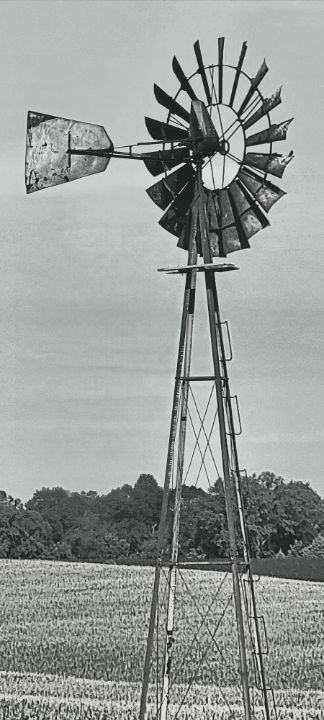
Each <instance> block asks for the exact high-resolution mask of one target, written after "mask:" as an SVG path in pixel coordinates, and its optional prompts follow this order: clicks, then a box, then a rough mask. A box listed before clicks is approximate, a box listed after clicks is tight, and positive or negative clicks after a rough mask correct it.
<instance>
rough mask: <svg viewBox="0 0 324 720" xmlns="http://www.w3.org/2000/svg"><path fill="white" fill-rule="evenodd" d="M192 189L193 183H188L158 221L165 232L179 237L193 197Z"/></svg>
mask: <svg viewBox="0 0 324 720" xmlns="http://www.w3.org/2000/svg"><path fill="white" fill-rule="evenodd" d="M194 187H195V183H194V181H192V182H189V183H188V185H186V187H185V188H184V189H183V190H182V192H181V193H180V194H179V195H178V196H177V198H175V200H173V202H172V204H171V205H170V207H169V208H168V210H167V211H166V212H165V213H164V215H162V217H161V219H160V220H159V224H160V225H161V226H162V227H163V228H165V230H167V231H168V232H170V233H172V235H176V236H177V237H180V235H181V231H182V230H183V228H184V226H185V223H186V216H187V214H188V211H189V209H190V206H191V203H192V200H193V197H194Z"/></svg>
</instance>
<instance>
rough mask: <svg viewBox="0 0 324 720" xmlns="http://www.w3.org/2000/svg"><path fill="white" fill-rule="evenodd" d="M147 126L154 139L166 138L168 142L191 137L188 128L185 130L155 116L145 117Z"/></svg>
mask: <svg viewBox="0 0 324 720" xmlns="http://www.w3.org/2000/svg"><path fill="white" fill-rule="evenodd" d="M145 124H146V127H147V129H148V131H149V133H150V135H151V137H152V138H153V140H165V141H166V142H176V141H177V140H179V141H181V140H184V139H186V138H188V137H189V132H188V130H184V129H183V128H181V127H178V126H177V125H169V123H164V122H161V121H160V120H153V118H149V117H146V118H145Z"/></svg>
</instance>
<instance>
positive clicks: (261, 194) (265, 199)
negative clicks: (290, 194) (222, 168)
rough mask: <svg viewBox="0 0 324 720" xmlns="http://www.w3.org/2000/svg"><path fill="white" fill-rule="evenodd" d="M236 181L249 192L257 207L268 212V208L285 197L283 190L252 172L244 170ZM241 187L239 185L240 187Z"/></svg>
mask: <svg viewBox="0 0 324 720" xmlns="http://www.w3.org/2000/svg"><path fill="white" fill-rule="evenodd" d="M238 180H240V181H241V183H243V185H244V187H245V188H246V189H247V190H249V191H250V193H251V194H252V195H253V197H254V198H255V200H257V201H258V203H259V205H261V207H262V208H263V210H265V211H266V212H269V210H270V208H272V206H273V205H274V204H275V203H276V202H277V201H278V200H280V198H282V197H283V196H284V195H286V193H285V191H284V190H281V189H280V188H278V187H277V186H276V185H273V184H272V183H271V182H269V180H265V179H264V178H261V177H260V176H259V175H257V173H255V172H253V170H248V169H247V168H244V170H241V171H240V172H239V174H238ZM240 187H241V185H240Z"/></svg>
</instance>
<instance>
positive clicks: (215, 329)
mask: <svg viewBox="0 0 324 720" xmlns="http://www.w3.org/2000/svg"><path fill="white" fill-rule="evenodd" d="M246 51H247V44H246V43H243V45H242V48H241V51H240V54H239V58H238V62H237V64H236V65H231V64H226V63H225V62H224V38H219V39H218V59H217V63H216V64H213V65H205V64H204V62H203V59H202V55H201V50H200V45H199V42H198V41H197V42H196V43H195V45H194V52H195V58H196V63H197V69H196V70H195V72H194V73H193V74H192V75H190V76H188V77H187V76H186V75H185V73H184V71H183V70H182V68H181V66H180V64H179V62H178V60H177V59H176V58H175V57H174V59H173V64H172V67H173V71H174V73H175V75H176V77H177V80H178V81H179V83H180V87H179V90H178V92H177V93H176V95H175V97H174V98H172V97H171V96H170V95H168V94H167V93H166V92H165V91H164V90H162V89H161V88H160V87H158V86H157V85H155V86H154V92H155V96H156V99H157V101H158V103H159V104H160V105H161V106H163V107H164V108H165V109H166V110H167V117H166V119H165V121H160V120H154V119H152V118H146V119H145V120H146V125H147V129H148V131H149V133H150V135H151V137H152V145H156V146H157V148H158V149H155V150H154V149H153V150H151V149H150V148H149V147H148V146H149V145H150V143H147V142H146V143H137V146H140V145H145V150H144V152H138V149H137V147H135V146H134V145H130V146H129V147H128V148H127V149H125V148H119V149H118V148H116V149H115V148H114V146H113V143H112V141H111V140H110V138H109V137H108V135H107V133H106V131H105V130H104V128H103V127H101V126H95V125H91V124H87V123H82V122H76V121H72V120H67V119H64V118H57V117H55V116H50V115H42V114H40V113H29V114H28V130H27V149H26V188H27V192H34V191H35V190H39V189H42V188H45V187H49V186H52V185H56V184H60V183H63V182H67V181H70V180H74V179H76V178H79V177H82V176H85V175H89V174H92V173H94V172H101V171H103V170H104V169H106V167H107V164H108V162H109V160H110V159H111V158H112V157H117V158H118V157H119V158H120V157H122V158H125V157H127V158H132V159H139V160H142V161H143V162H144V163H145V165H146V167H147V169H148V170H149V171H150V172H151V173H152V175H153V176H162V179H158V180H157V181H156V182H155V183H154V184H153V185H151V186H150V187H149V188H148V190H147V192H148V194H149V196H150V197H151V199H152V200H153V201H154V202H155V203H156V204H157V205H158V207H160V208H161V209H162V210H163V211H164V214H163V216H162V218H161V219H160V221H159V222H160V225H161V226H162V227H163V228H165V229H166V230H167V231H169V232H170V233H172V234H173V235H175V236H176V237H177V244H178V247H180V248H182V249H183V250H184V251H185V252H186V256H187V262H186V264H184V265H182V266H178V267H167V268H164V269H162V270H165V271H166V272H167V273H171V274H176V275H184V276H185V287H184V296H183V306H182V316H181V324H180V333H179V344H178V357H177V365H176V376H175V383H174V393H173V404H172V412H171V424H170V433H169V443H168V451H167V461H166V471H165V481H164V492H163V501H162V511H161V519H160V525H159V532H158V543H157V558H156V565H155V575H154V586H153V593H152V602H151V610H150V617H149V626H148V636H147V643H146V654H145V663H144V672H143V683H142V691H141V701H140V710H139V720H145V718H146V717H150V718H156V720H167V718H173V719H174V720H175V719H176V718H185V717H187V714H186V713H187V709H186V706H185V701H186V698H188V694H189V693H190V692H191V693H192V692H195V690H194V688H195V683H199V682H204V676H203V669H204V667H205V666H206V663H207V665H208V669H209V671H210V673H211V675H209V676H208V677H209V678H210V677H211V676H212V677H213V682H214V684H216V685H218V686H219V688H220V692H221V694H222V695H223V696H224V703H225V705H224V707H225V706H226V708H227V709H226V712H227V713H229V714H227V715H226V717H236V718H244V720H251V719H252V718H257V717H258V718H259V717H264V718H265V720H272V718H275V717H276V709H275V703H274V696H273V693H272V691H271V690H270V689H269V688H268V686H267V683H266V672H265V664H264V657H263V655H264V641H263V637H262V636H263V622H262V620H261V621H260V617H259V616H258V612H257V607H256V599H255V588H254V580H253V575H252V570H251V562H250V561H251V550H250V545H249V537H248V523H247V518H246V515H245V509H244V498H243V491H242V471H241V468H240V464H239V458H238V450H237V443H236V435H237V434H238V432H240V420H239V414H238V404H237V398H236V397H234V400H233V396H232V395H231V390H230V385H229V376H228V360H229V359H230V357H231V348H230V342H229V334H228V326H227V324H225V323H223V322H222V319H221V315H220V310H219V301H218V293H217V287H216V279H215V278H216V274H217V273H224V272H228V271H231V270H234V269H237V268H236V266H235V265H234V264H233V263H229V262H227V260H226V257H227V255H228V254H229V253H231V252H234V251H237V250H240V249H244V248H248V247H249V241H250V238H251V237H252V236H253V235H254V234H256V233H257V232H258V231H259V230H262V229H263V228H265V227H266V226H268V225H269V220H268V212H269V210H270V209H271V207H272V205H273V204H274V203H275V202H277V200H279V199H280V198H281V197H282V196H283V195H284V194H285V193H284V191H283V190H281V189H280V188H279V187H277V186H276V185H275V184H273V182H272V181H271V180H269V175H270V176H275V177H277V178H281V177H282V175H283V172H284V170H285V168H286V166H287V164H288V163H289V161H290V160H291V159H292V152H290V153H289V155H287V156H285V155H281V154H278V153H276V152H273V144H274V143H275V142H278V141H281V140H285V138H286V133H287V129H288V126H289V124H290V122H291V120H287V121H285V122H282V123H280V124H273V123H272V121H271V118H270V112H271V111H272V110H274V109H275V108H276V107H277V106H278V105H279V104H280V103H281V90H280V89H279V90H278V91H277V92H275V93H274V94H273V95H272V96H271V97H269V98H266V97H264V96H263V95H262V93H261V90H260V84H261V82H262V80H263V78H264V77H265V75H266V73H267V72H268V67H267V65H266V63H265V61H263V63H262V64H261V66H260V68H259V70H258V72H257V73H256V75H255V76H254V77H250V76H249V75H248V74H247V73H246V72H245V71H244V70H243V62H244V58H245V54H246ZM134 148H135V149H134ZM260 150H261V151H260ZM200 281H202V282H201V283H200ZM199 298H200V302H201V303H202V305H203V306H204V308H205V310H206V318H205V320H206V336H205V343H206V347H205V348H204V350H205V354H206V357H207V354H209V360H210V367H209V369H206V363H203V365H204V366H203V368H202V370H201V371H199V372H198V374H196V373H195V372H194V371H193V361H194V355H195V350H196V351H197V346H195V335H194V328H195V325H196V320H197V317H198V321H200V317H201V316H200V315H199V313H197V305H198V299H199ZM198 324H199V323H198ZM224 329H226V331H227V332H225V333H224ZM207 346H208V347H207ZM196 354H197V356H198V360H201V352H200V354H199V352H198V353H196ZM206 387H207V388H209V389H208V391H207V394H206V392H205V390H203V391H202V388H206ZM204 392H205V398H204V400H203V406H202V407H203V409H200V407H199V400H198V396H199V394H200V395H201V396H203V394H204ZM206 398H207V399H206ZM193 411H195V418H194V412H193ZM190 431H191V435H192V441H191V445H190V438H189V435H190ZM197 457H198V462H197ZM190 474H191V475H190ZM192 474H193V475H194V477H195V480H194V484H198V481H199V480H200V477H201V475H202V474H205V476H206V477H207V480H208V483H209V485H210V486H211V487H212V488H214V490H215V486H216V485H217V483H218V485H217V487H218V489H219V493H218V495H217V494H214V498H215V502H214V506H215V508H216V510H217V504H218V503H220V502H222V499H223V502H224V514H225V517H226V526H225V527H223V532H224V536H226V538H227V544H226V549H227V557H225V558H224V557H223V559H222V564H223V570H224V572H227V573H228V574H229V575H230V576H231V584H230V586H228V588H229V589H230V592H229V593H228V594H227V595H226V593H225V594H224V578H225V575H224V572H222V573H220V574H218V573H217V572H213V583H214V585H213V587H214V590H213V598H212V602H211V601H210V599H209V598H208V597H205V598H204V600H203V603H202V605H201V604H200V605H199V606H197V601H196V600H195V597H194V594H193V592H191V590H190V584H191V583H194V580H193V578H192V573H193V572H194V571H193V570H192V567H193V566H192V564H190V563H188V562H187V561H186V558H183V557H182V547H181V529H182V507H183V504H184V501H185V500H184V488H185V485H186V484H189V483H188V482H187V483H186V481H187V479H188V478H189V479H190V477H191V476H192ZM215 484H216V485H215ZM171 491H172V492H171ZM193 517H194V512H193ZM213 517H214V518H215V520H216V519H217V518H218V519H219V515H217V512H216V514H214V516H213ZM195 567H196V568H197V567H206V565H205V564H203V565H201V566H200V564H199V562H196V563H195ZM207 567H208V569H209V570H213V563H209V564H208V566H207ZM215 567H219V563H218V564H217V566H215ZM190 568H191V569H190ZM188 573H189V574H188ZM181 588H182V591H183V594H184V596H186V600H187V601H188V607H189V613H188V617H187V620H186V623H187V624H188V623H189V622H190V619H192V616H193V615H195V616H196V618H195V622H196V624H195V627H194V631H193V641H192V642H191V643H189V645H188V642H187V644H186V642H185V641H184V636H187V635H188V634H189V633H188V632H187V630H188V627H187V625H186V623H185V625H184V622H183V618H182V619H181V617H180V610H181V602H182V601H181V602H180V603H179V602H178V598H179V593H180V591H181ZM216 601H217V605H216V610H215V603H216ZM221 601H222V603H223V605H222V604H221ZM183 602H185V600H183ZM226 613H232V614H231V615H230V623H233V628H234V635H235V642H236V655H237V659H236V660H235V661H232V660H231V661H230V663H231V668H230V669H231V672H232V676H233V673H234V679H235V678H236V680H238V682H239V685H240V687H241V700H240V702H239V703H237V704H236V705H235V710H233V704H231V701H229V700H228V699H226V697H225V690H224V688H223V686H222V678H223V676H222V674H221V671H220V666H219V663H218V661H216V660H215V654H217V655H218V656H220V657H221V658H222V659H224V660H225V661H226V659H227V658H226V656H227V649H226V648H224V647H223V646H222V645H221V643H220V642H219V640H218V637H219V636H221V633H222V628H223V626H222V623H223V619H224V617H225V615H226ZM179 629H180V631H179ZM217 632H218V635H217ZM199 633H200V634H201V641H199V640H198V635H199ZM193 648H195V658H194V662H193V661H192V660H193V659H192V656H190V650H192V649H193ZM207 649H208V650H210V651H211V654H210V657H209V658H208V657H207ZM192 665H193V666H194V669H192V668H191V666H192ZM234 666H235V668H234ZM207 674H208V673H207ZM223 685H224V682H223ZM255 687H257V688H258V693H259V694H258V700H257V708H256V705H255V702H256V701H255ZM193 703H194V700H193ZM260 713H261V714H260ZM190 717H191V716H190ZM193 717H194V715H193ZM215 717H216V715H215ZM224 717H225V716H224Z"/></svg>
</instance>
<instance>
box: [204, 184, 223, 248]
mask: <svg viewBox="0 0 324 720" xmlns="http://www.w3.org/2000/svg"><path fill="white" fill-rule="evenodd" d="M205 205H206V222H207V229H208V241H209V247H210V252H211V255H212V256H213V257H219V256H220V255H223V254H224V253H223V252H222V243H221V233H220V230H219V223H220V207H219V202H218V196H217V192H216V191H213V190H207V189H206V188H205Z"/></svg>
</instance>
